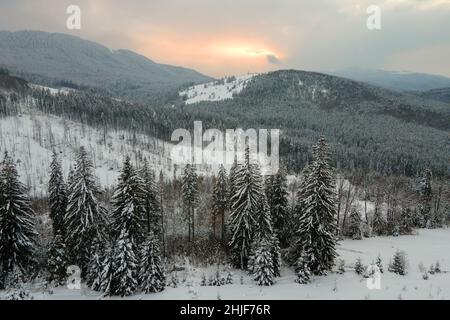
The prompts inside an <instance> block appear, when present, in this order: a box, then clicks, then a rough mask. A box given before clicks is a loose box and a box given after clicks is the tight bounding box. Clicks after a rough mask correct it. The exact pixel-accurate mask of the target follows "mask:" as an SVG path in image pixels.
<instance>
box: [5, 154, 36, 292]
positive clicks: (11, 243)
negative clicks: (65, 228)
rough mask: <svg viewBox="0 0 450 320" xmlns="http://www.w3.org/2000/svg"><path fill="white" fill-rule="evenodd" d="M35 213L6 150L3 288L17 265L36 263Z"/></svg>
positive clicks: (25, 268) (26, 266)
mask: <svg viewBox="0 0 450 320" xmlns="http://www.w3.org/2000/svg"><path fill="white" fill-rule="evenodd" d="M36 237H37V232H36V227H35V213H34V211H33V209H32V208H31V203H30V200H29V198H28V197H27V195H26V189H25V186H24V185H23V184H22V183H21V182H20V181H19V174H18V173H17V170H16V165H15V163H14V161H13V160H12V158H11V157H10V156H9V155H8V153H7V152H5V157H4V159H3V162H2V163H1V167H0V271H1V274H0V288H3V287H4V285H5V280H6V278H7V276H8V274H9V273H10V272H12V270H13V269H14V268H17V269H19V270H20V271H21V272H23V273H25V274H26V272H27V271H29V269H30V267H31V266H33V264H34V262H35V259H34V252H35V248H36Z"/></svg>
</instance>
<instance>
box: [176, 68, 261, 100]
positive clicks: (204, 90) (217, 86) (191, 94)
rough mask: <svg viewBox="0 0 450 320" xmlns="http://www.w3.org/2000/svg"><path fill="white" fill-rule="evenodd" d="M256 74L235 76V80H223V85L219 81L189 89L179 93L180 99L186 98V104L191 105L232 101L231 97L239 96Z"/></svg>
mask: <svg viewBox="0 0 450 320" xmlns="http://www.w3.org/2000/svg"><path fill="white" fill-rule="evenodd" d="M256 75H257V74H246V75H242V76H236V79H235V80H232V81H230V80H228V79H225V80H224V81H223V83H221V82H219V81H214V82H209V83H205V84H200V85H196V86H192V87H189V88H188V89H186V90H183V91H180V92H179V95H180V96H181V97H184V96H185V97H186V100H185V103H186V104H193V103H197V102H201V101H222V100H226V99H233V95H235V94H239V93H240V92H241V91H242V90H243V89H244V88H245V87H246V85H247V84H248V82H249V81H250V80H251V79H252V78H253V77H254V76H256Z"/></svg>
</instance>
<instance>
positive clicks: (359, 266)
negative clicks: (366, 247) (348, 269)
mask: <svg viewBox="0 0 450 320" xmlns="http://www.w3.org/2000/svg"><path fill="white" fill-rule="evenodd" d="M364 271H365V268H364V265H363V264H362V261H361V258H358V259H356V263H355V272H356V274H359V275H362V274H363V273H364Z"/></svg>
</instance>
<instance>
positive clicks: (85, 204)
mask: <svg viewBox="0 0 450 320" xmlns="http://www.w3.org/2000/svg"><path fill="white" fill-rule="evenodd" d="M93 171H94V167H93V164H92V161H91V160H90V159H89V157H88V155H87V152H86V150H85V149H84V148H83V147H81V148H80V150H79V153H78V156H77V159H76V163H75V169H74V171H73V175H72V177H71V178H70V179H69V180H70V181H71V184H70V186H69V197H68V205H67V212H66V215H65V221H66V226H67V227H66V231H67V241H66V245H67V247H68V249H69V254H70V255H71V257H73V259H74V263H76V264H77V265H78V266H79V267H80V268H81V270H82V274H85V273H86V271H87V266H88V263H89V259H90V249H91V247H90V244H92V242H93V241H94V239H95V238H98V239H104V238H105V233H106V230H105V229H106V226H107V224H108V222H107V213H106V209H105V208H104V207H103V206H102V204H101V203H100V201H99V197H100V196H101V193H100V190H99V187H98V186H97V182H96V178H95V176H94V174H93Z"/></svg>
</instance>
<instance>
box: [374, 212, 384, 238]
mask: <svg viewBox="0 0 450 320" xmlns="http://www.w3.org/2000/svg"><path fill="white" fill-rule="evenodd" d="M386 228H387V222H386V220H385V219H384V217H383V214H382V212H381V210H380V209H379V208H378V209H377V210H375V213H374V216H373V220H372V231H373V233H374V234H376V235H377V236H382V235H384V234H386Z"/></svg>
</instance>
